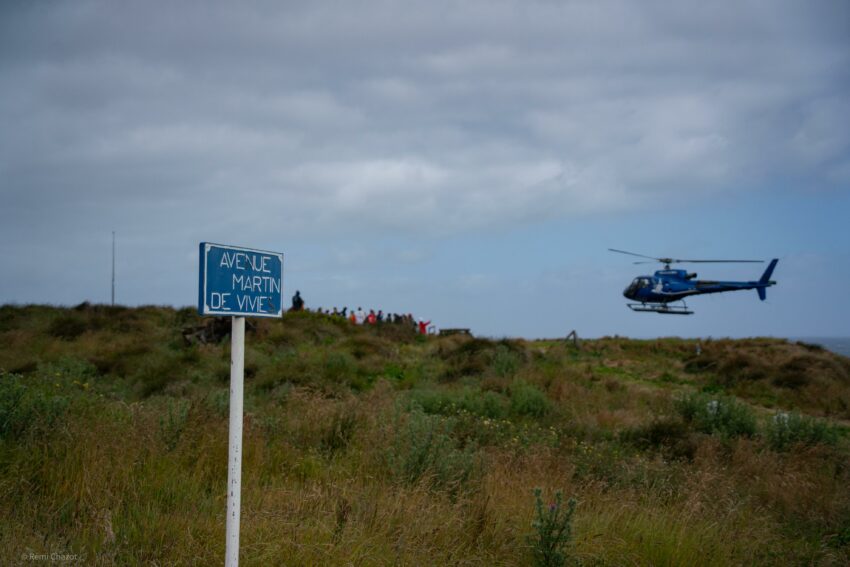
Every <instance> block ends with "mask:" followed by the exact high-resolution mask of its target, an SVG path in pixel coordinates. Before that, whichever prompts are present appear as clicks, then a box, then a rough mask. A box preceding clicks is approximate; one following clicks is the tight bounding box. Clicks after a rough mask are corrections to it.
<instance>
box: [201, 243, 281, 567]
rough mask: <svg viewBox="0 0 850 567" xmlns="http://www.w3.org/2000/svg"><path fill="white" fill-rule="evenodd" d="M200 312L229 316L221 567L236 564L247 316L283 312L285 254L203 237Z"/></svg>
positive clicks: (279, 315)
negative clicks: (225, 486) (227, 402)
mask: <svg viewBox="0 0 850 567" xmlns="http://www.w3.org/2000/svg"><path fill="white" fill-rule="evenodd" d="M198 312H199V313H200V314H201V315H213V316H225V317H231V318H232V319H231V331H230V433H229V439H228V446H227V535H226V546H225V566H226V567H238V565H239V520H240V510H241V499H242V401H243V398H244V393H243V390H244V381H245V372H244V370H245V317H282V316H283V254H280V253H278V252H267V251H264V250H254V249H251V248H239V247H236V246H225V245H222V244H211V243H209V242H201V245H200V274H199V278H198Z"/></svg>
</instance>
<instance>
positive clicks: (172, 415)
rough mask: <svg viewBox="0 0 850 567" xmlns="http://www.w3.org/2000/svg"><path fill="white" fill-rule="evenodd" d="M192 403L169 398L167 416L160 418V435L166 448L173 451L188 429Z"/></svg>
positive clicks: (166, 409)
mask: <svg viewBox="0 0 850 567" xmlns="http://www.w3.org/2000/svg"><path fill="white" fill-rule="evenodd" d="M190 406H191V403H190V402H189V401H188V400H175V399H173V398H168V401H167V403H166V408H165V414H164V415H163V416H161V417H160V418H159V434H160V438H161V439H162V442H163V443H164V444H165V448H166V450H168V451H173V450H174V449H175V448H176V447H177V443H178V442H179V441H180V437H181V436H182V435H183V430H184V429H186V421H187V420H188V418H189V408H190Z"/></svg>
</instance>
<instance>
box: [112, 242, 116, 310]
mask: <svg viewBox="0 0 850 567" xmlns="http://www.w3.org/2000/svg"><path fill="white" fill-rule="evenodd" d="M112 306H113V307H114V306H115V231H114V230H113V231H112Z"/></svg>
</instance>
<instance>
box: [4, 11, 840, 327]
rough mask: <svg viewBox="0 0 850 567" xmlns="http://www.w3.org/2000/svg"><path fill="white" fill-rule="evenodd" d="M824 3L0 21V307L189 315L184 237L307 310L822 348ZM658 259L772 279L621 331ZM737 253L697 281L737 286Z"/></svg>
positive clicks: (82, 15)
mask: <svg viewBox="0 0 850 567" xmlns="http://www.w3.org/2000/svg"><path fill="white" fill-rule="evenodd" d="M848 220H850V3H848V2H846V1H845V0H835V1H828V0H823V1H820V0H818V1H813V2H804V1H798V2H784V1H775V0H769V1H744V2H740V1H736V2H722V1H721V2H685V1H679V2H652V1H649V2H625V1H623V2H618V1H607V0H604V1H602V0H586V1H556V0H545V1H531V0H515V1H501V0H488V1H486V2H483V1H475V0H464V1H457V2H447V1H442V0H429V1H427V2H426V1H410V2H400V1H389V0H364V1H361V2H342V1H336V2H323V1H311V2H306V1H305V2H281V1H269V2H221V3H215V2H199V3H190V2H186V3H175V2H159V1H145V2H112V1H103V2H91V1H85V0H79V1H75V2H58V1H48V0H45V1H29V0H27V1H24V0H7V1H5V2H2V4H0V262H2V266H3V268H2V271H0V273H2V279H0V303H31V302H36V303H53V304H67V305H69V304H75V303H78V302H81V301H83V300H89V301H94V302H108V301H109V295H110V269H111V268H110V254H111V233H112V230H115V231H117V249H118V262H117V272H118V273H117V300H118V301H119V302H120V303H124V304H129V305H138V304H149V303H155V304H171V305H193V304H196V303H197V297H196V295H197V246H198V243H199V242H201V241H212V242H222V243H229V244H235V245H242V246H250V247H256V248H262V249H268V250H275V251H282V252H284V254H285V255H286V266H285V276H284V285H285V293H286V294H287V295H289V294H291V293H292V292H294V290H295V289H300V290H301V291H302V294H303V295H304V296H305V298H306V300H307V303H308V305H309V306H312V307H317V306H323V307H329V306H332V305H337V306H340V307H341V306H343V305H347V306H349V307H356V306H357V305H362V306H363V307H367V308H368V307H375V308H383V309H384V310H389V311H404V312H412V313H414V315H416V316H422V317H425V318H426V319H433V320H434V322H435V323H436V324H437V325H438V326H443V327H450V326H462V327H471V328H472V329H473V331H475V332H477V333H480V334H484V335H492V336H502V335H508V336H525V337H540V336H548V337H554V336H563V335H565V334H566V333H567V332H569V331H570V330H571V329H576V330H577V331H578V332H579V334H580V335H585V336H601V335H613V334H620V335H630V336H638V337H652V336H667V335H681V336H707V335H712V336H746V335H775V336H818V335H819V336H824V335H831V336H850V294H848V291H850V285H848V281H850V228H848V224H850V223H848ZM608 247H613V248H625V249H627V250H635V251H637V252H640V253H645V254H652V255H656V254H657V255H672V256H678V257H708V258H714V257H720V258H727V257H732V258H735V257H743V258H764V259H769V258H773V257H778V258H780V263H779V266H778V268H777V270H776V274H775V276H774V278H775V279H776V280H778V281H779V284H778V285H777V286H776V287H774V288H772V289H770V290H769V292H768V301H766V302H764V303H762V302H760V301H758V299H757V296H756V294H755V292H753V291H750V292H738V293H735V294H725V295H719V296H707V297H702V298H696V299H694V300H692V301H691V302H690V305H691V306H692V307H694V308H695V309H696V311H697V313H696V315H694V316H692V317H689V318H688V317H661V316H657V315H652V314H635V313H631V312H629V310H628V309H627V308H626V307H625V302H626V300H625V299H624V298H623V297H622V295H621V293H622V290H623V288H624V287H625V286H626V284H627V283H628V282H629V281H630V280H631V279H632V278H633V277H634V276H636V275H638V274H639V273H646V272H647V271H648V270H650V269H652V268H651V267H646V266H633V265H632V264H631V261H630V259H629V258H628V257H626V256H619V255H615V254H612V253H609V252H607V251H606V249H607V248H608ZM762 269H763V268H762V267H761V266H758V265H746V264H743V265H728V266H722V265H717V266H712V265H709V266H707V267H705V266H700V269H699V272H700V276H701V277H706V278H710V279H757V277H758V276H759V275H760V273H761V271H762Z"/></svg>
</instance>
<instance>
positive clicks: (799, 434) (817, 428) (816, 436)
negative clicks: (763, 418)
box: [765, 412, 840, 451]
mask: <svg viewBox="0 0 850 567" xmlns="http://www.w3.org/2000/svg"><path fill="white" fill-rule="evenodd" d="M839 436H840V434H839V431H838V429H837V428H836V427H833V426H831V425H829V424H828V423H826V422H824V421H822V420H817V419H813V418H811V417H807V416H802V415H799V414H796V413H785V412H780V413H777V414H775V415H774V416H773V417H771V418H770V420H768V422H767V426H766V428H765V437H766V438H767V442H768V445H770V447H771V448H772V449H775V450H777V451H784V450H786V449H788V448H789V447H791V446H793V445H818V444H821V445H835V444H836V443H837V442H838V439H839Z"/></svg>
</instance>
